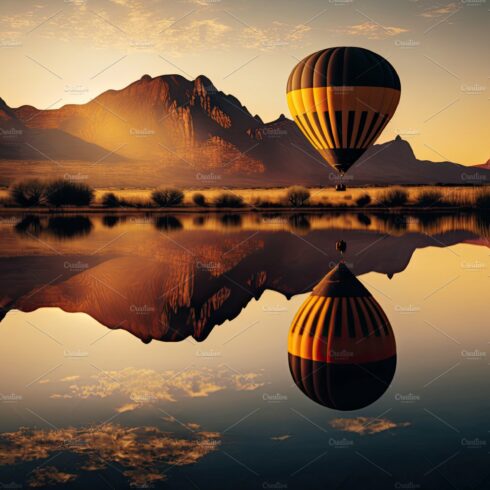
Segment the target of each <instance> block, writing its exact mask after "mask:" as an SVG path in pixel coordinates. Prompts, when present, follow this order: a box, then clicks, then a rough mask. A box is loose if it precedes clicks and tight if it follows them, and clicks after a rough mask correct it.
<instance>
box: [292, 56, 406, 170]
mask: <svg viewBox="0 0 490 490" xmlns="http://www.w3.org/2000/svg"><path fill="white" fill-rule="evenodd" d="M400 91H401V88H400V79H399V78H398V74H397V73H396V71H395V69H394V68H393V66H391V64H390V63H388V61H387V60H385V59H384V58H383V57H382V56H380V55H378V54H376V53H373V52H372V51H369V50H367V49H364V48H357V47H337V48H328V49H323V50H321V51H317V52H316V53H313V54H311V55H309V56H307V57H306V58H304V59H303V60H301V61H300V62H299V63H298V64H297V65H296V66H295V67H294V68H293V71H292V72H291V74H290V75H289V80H288V84H287V101H288V105H289V110H290V112H291V115H292V116H293V118H294V121H295V122H296V124H297V125H298V127H299V128H300V130H301V131H302V132H303V134H304V135H305V136H306V138H307V139H308V140H309V141H310V143H311V144H312V145H313V147H314V148H315V149H316V150H317V151H318V152H319V153H320V154H321V156H322V157H323V158H324V159H325V160H326V161H327V163H328V164H329V165H331V166H332V167H334V168H335V169H337V170H338V171H339V172H340V173H343V172H346V171H347V170H348V169H349V168H350V167H351V166H352V165H353V164H354V163H355V162H356V161H357V159H358V158H359V157H360V156H361V155H362V154H363V153H364V152H365V151H366V150H367V149H368V148H369V147H370V146H371V145H372V144H373V143H374V142H375V141H376V139H377V138H378V136H379V135H380V134H381V132H382V131H383V129H384V128H385V126H386V125H387V124H388V122H389V120H390V119H391V117H392V116H393V114H394V112H395V110H396V107H397V106H398V101H399V100H400Z"/></svg>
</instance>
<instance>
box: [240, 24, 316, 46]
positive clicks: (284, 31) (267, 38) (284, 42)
mask: <svg viewBox="0 0 490 490" xmlns="http://www.w3.org/2000/svg"><path fill="white" fill-rule="evenodd" d="M310 30H311V27H310V26H307V25H304V24H297V25H293V24H286V23H284V22H279V21H274V22H273V23H272V24H271V25H269V26H268V27H267V28H266V29H261V28H259V27H251V26H250V27H245V28H244V29H243V31H242V32H241V35H240V45H242V46H244V47H246V48H250V49H260V50H263V51H269V50H272V49H275V48H281V47H289V48H291V47H294V46H296V45H297V44H298V42H299V41H302V40H303V39H304V37H305V35H306V34H307V33H308V32H309V31H310Z"/></svg>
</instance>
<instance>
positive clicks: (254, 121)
mask: <svg viewBox="0 0 490 490" xmlns="http://www.w3.org/2000/svg"><path fill="white" fill-rule="evenodd" d="M0 101H1V103H0V128H1V130H2V135H1V136H3V137H2V138H0V159H3V160H46V159H47V160H64V159H66V160H80V161H86V162H94V161H101V162H118V161H123V160H126V161H134V175H137V174H138V165H140V168H141V169H142V168H144V169H145V170H144V171H147V169H148V162H150V163H151V164H152V167H153V166H154V168H155V171H157V170H158V172H159V175H164V176H165V180H166V181H167V182H168V183H172V182H175V183H179V184H180V185H186V184H188V185H196V172H207V173H209V172H212V173H214V174H216V175H219V176H220V184H223V185H224V184H225V183H226V185H257V186H279V185H291V184H295V183H300V184H305V185H331V184H334V183H335V179H336V173H335V172H334V171H333V170H332V169H331V168H330V167H328V166H327V165H326V163H325V162H324V161H323V160H322V159H321V157H320V156H319V155H318V154H317V153H316V151H315V150H314V149H313V148H312V147H311V146H310V144H309V143H308V141H307V140H306V139H305V137H304V136H303V135H302V133H301V132H300V131H299V130H298V128H297V127H296V125H295V124H294V122H293V121H291V120H290V119H287V118H286V117H284V116H283V115H281V116H280V117H279V118H278V119H277V120H275V121H272V122H269V123H264V122H263V121H262V119H261V118H260V117H259V116H257V115H255V116H254V115H252V114H251V113H250V112H249V111H248V109H247V108H246V107H245V106H244V105H242V103H241V102H240V101H239V100H238V99H237V98H235V97H234V96H232V95H227V94H224V93H223V92H221V91H219V90H218V89H217V88H216V87H215V86H214V85H213V83H212V82H211V81H210V80H209V79H208V78H206V77H205V76H202V75H201V76H199V77H197V78H196V79H195V80H193V81H190V80H187V79H185V78H184V77H182V76H180V75H162V76H159V77H155V78H152V77H150V76H149V75H144V76H143V77H142V78H141V79H139V80H137V81H135V82H133V83H132V84H130V85H128V86H127V87H125V88H123V89H121V90H108V91H106V92H104V93H102V94H101V95H99V96H98V97H96V98H95V99H93V100H91V101H90V102H88V103H86V104H81V105H74V104H70V105H65V106H63V107H61V108H60V109H52V110H40V109H37V108H35V107H32V106H27V105H25V106H21V107H18V108H10V107H8V106H7V105H6V104H5V102H4V101H3V100H1V99H0ZM9 132H10V133H12V134H10V136H9ZM16 132H17V133H18V134H16ZM141 162H144V163H145V164H144V165H142V163H141ZM12 165H15V163H14V162H13V163H12ZM81 165H83V164H81ZM142 171H143V170H142ZM474 171H475V167H473V168H472V167H465V166H463V165H458V164H456V163H453V162H440V163H435V162H430V161H422V160H418V159H417V158H416V157H415V155H414V153H413V151H412V149H411V147H410V144H409V143H408V142H407V141H404V140H402V139H401V138H400V137H397V138H396V140H394V141H390V142H387V143H384V144H382V145H375V146H373V147H372V148H371V149H370V150H368V151H367V152H366V153H365V154H364V156H363V157H362V158H361V159H360V161H359V162H357V163H356V165H354V166H353V167H352V168H351V169H350V171H349V173H348V174H347V176H346V182H347V184H351V185H352V184H437V183H444V184H464V183H472V181H471V178H467V176H468V175H469V174H470V173H471V172H474ZM478 172H479V174H481V176H482V177H481V179H480V181H481V180H483V181H485V180H487V179H488V181H490V169H488V168H486V167H485V168H484V167H480V168H479V169H478ZM211 180H212V179H211ZM206 182H207V183H208V185H216V182H212V181H211V182H209V179H208V180H207V181H206ZM206 182H202V185H206ZM128 184H130V183H127V182H126V183H125V185H128Z"/></svg>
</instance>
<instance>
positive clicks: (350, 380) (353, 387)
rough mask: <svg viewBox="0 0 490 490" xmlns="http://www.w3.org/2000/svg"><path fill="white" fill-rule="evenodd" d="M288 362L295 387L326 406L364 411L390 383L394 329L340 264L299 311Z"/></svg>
mask: <svg viewBox="0 0 490 490" xmlns="http://www.w3.org/2000/svg"><path fill="white" fill-rule="evenodd" d="M288 358H289V369H290V371H291V375H292V377H293V379H294V382H295V383H296V385H297V386H298V388H299V389H300V390H301V391H302V392H303V393H304V394H305V395H306V396H308V397H309V398H310V399H311V400H313V401H315V402H317V403H319V404H321V405H324V406H326V407H329V408H334V409H337V410H357V409H359V408H363V407H366V406H368V405H370V404H371V403H373V402H375V401H376V400H377V399H378V398H379V397H381V396H382V395H383V393H384V392H385V391H386V390H387V388H388V386H389V385H390V383H391V381H392V379H393V376H394V374H395V369H396V344H395V337H394V334H393V329H392V328H391V325H390V322H389V320H388V318H387V317H386V315H385V313H384V311H383V310H382V308H381V306H380V305H379V304H378V303H377V301H376V300H375V299H374V298H373V296H372V295H371V294H370V292H369V291H368V290H367V289H366V288H365V287H364V286H363V285H362V283H361V282H360V281H359V280H358V279H357V278H356V277H355V276H354V274H352V272H351V271H350V270H349V268H348V267H347V266H346V265H345V264H344V263H343V262H341V263H339V264H338V265H337V266H336V267H335V268H334V269H333V270H332V271H330V272H329V273H328V274H327V275H326V276H325V277H324V278H323V279H322V280H321V281H320V283H319V284H318V285H317V286H316V287H315V288H314V290H313V292H312V294H311V295H310V296H309V297H308V298H307V299H306V301H305V302H304V303H303V305H302V306H301V308H300V309H299V310H298V312H297V314H296V316H295V318H294V320H293V322H292V325H291V328H290V331H289V339H288Z"/></svg>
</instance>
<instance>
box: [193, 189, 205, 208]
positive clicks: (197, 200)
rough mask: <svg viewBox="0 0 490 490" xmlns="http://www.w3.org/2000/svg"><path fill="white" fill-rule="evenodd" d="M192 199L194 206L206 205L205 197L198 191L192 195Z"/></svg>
mask: <svg viewBox="0 0 490 490" xmlns="http://www.w3.org/2000/svg"><path fill="white" fill-rule="evenodd" d="M192 201H193V203H194V204H195V205H196V206H201V207H203V206H206V197H205V196H204V194H201V193H200V192H196V193H195V194H193V195H192Z"/></svg>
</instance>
